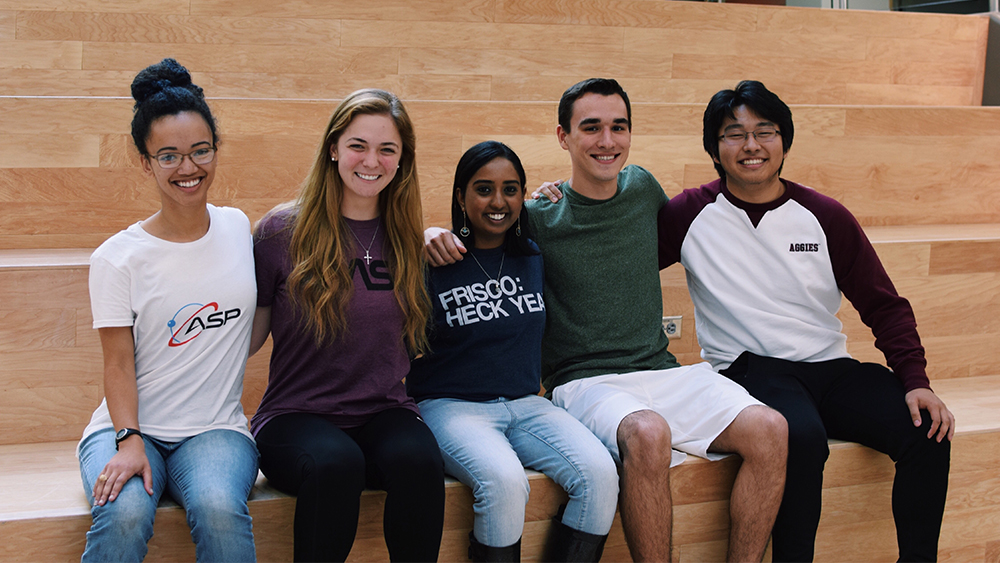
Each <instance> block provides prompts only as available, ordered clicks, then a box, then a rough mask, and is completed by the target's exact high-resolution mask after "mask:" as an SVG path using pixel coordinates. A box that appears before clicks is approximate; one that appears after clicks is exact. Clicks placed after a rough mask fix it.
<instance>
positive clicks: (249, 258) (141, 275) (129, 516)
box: [78, 59, 258, 561]
mask: <svg viewBox="0 0 1000 563" xmlns="http://www.w3.org/2000/svg"><path fill="white" fill-rule="evenodd" d="M132 96H133V98H135V115H134V117H133V120H132V138H133V140H134V142H135V146H136V148H137V149H138V150H139V154H140V163H141V165H142V169H143V171H144V172H145V173H146V175H147V176H149V178H150V179H151V180H152V181H153V183H155V185H156V186H157V188H158V192H159V198H160V210H159V211H157V212H156V213H154V214H153V215H152V216H151V217H149V218H147V219H146V220H144V221H140V222H138V223H136V224H134V225H132V226H131V227H129V228H128V229H126V230H124V231H121V232H120V233H118V234H116V235H114V236H112V237H111V238H109V239H108V240H107V241H105V242H104V243H103V244H102V245H101V246H100V247H99V248H98V249H97V250H96V251H94V254H93V256H92V257H91V259H90V300H91V307H92V309H93V315H94V328H96V329H97V330H98V332H99V333H100V337H101V347H102V349H103V352H104V391H105V400H104V401H103V402H102V403H101V405H100V407H98V409H97V411H95V412H94V415H93V417H92V419H91V421H90V424H89V425H88V426H87V428H86V430H84V434H83V439H82V440H81V442H80V445H79V447H78V455H79V458H80V471H81V474H82V476H83V483H84V489H85V490H86V492H87V496H88V498H89V500H90V502H91V505H92V506H93V508H92V509H91V514H92V516H93V519H94V522H93V525H92V526H91V528H90V531H89V532H88V533H87V547H86V550H85V551H84V553H83V561H141V560H142V559H143V558H144V557H145V556H146V552H147V550H148V548H147V545H146V544H147V542H148V541H149V539H150V537H152V535H153V518H154V517H155V515H156V506H157V503H158V502H159V500H160V496H161V495H162V494H163V492H164V491H166V492H167V493H168V494H169V495H170V496H171V497H173V498H174V500H176V501H177V503H178V504H180V505H181V506H182V507H183V508H184V509H185V510H186V511H187V520H188V523H189V524H190V526H191V537H192V538H193V539H194V543H195V553H196V557H197V559H198V561H254V560H255V559H256V555H255V551H254V541H253V532H252V528H251V520H250V514H249V511H248V510H247V495H249V493H250V489H251V488H252V487H253V484H254V481H255V480H256V478H257V460H258V455H257V448H256V446H255V445H254V441H253V438H252V437H251V436H250V432H249V431H248V430H247V419H246V417H245V416H244V414H243V408H242V406H241V405H240V398H241V396H242V394H243V372H244V369H245V366H246V359H247V353H248V350H249V347H250V332H251V323H252V319H253V313H254V300H255V297H256V285H255V283H254V272H253V254H252V247H251V236H250V222H249V220H248V219H247V217H246V215H244V214H243V212H242V211H240V210H238V209H233V208H228V207H215V206H214V205H209V204H208V201H207V198H208V189H209V187H210V186H211V185H212V180H213V179H214V177H215V167H216V164H217V160H216V148H217V147H218V143H219V140H218V135H217V133H216V126H215V119H214V118H213V117H212V112H211V110H210V109H209V108H208V105H207V104H206V103H205V98H204V96H203V94H202V90H201V88H199V87H198V86H196V85H194V84H192V83H191V76H190V74H188V71H187V70H186V69H185V68H184V67H183V66H181V65H179V64H178V63H177V62H176V61H174V60H173V59H164V60H163V61H162V62H160V63H157V64H155V65H152V66H150V67H148V68H146V69H145V70H143V71H142V72H140V73H139V74H138V76H136V77H135V80H134V81H133V82H132Z"/></svg>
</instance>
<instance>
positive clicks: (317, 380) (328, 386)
mask: <svg viewBox="0 0 1000 563" xmlns="http://www.w3.org/2000/svg"><path fill="white" fill-rule="evenodd" d="M293 218H294V211H282V212H279V213H275V214H274V215H272V216H270V217H267V218H266V219H264V220H263V221H261V223H260V225H259V226H258V227H257V232H256V233H255V235H254V260H255V261H256V269H257V305H258V306H259V307H270V308H271V337H272V339H273V342H274V348H273V350H272V352H271V365H270V373H269V376H268V382H267V390H265V391H264V397H263V399H261V402H260V406H259V407H258V408H257V413H256V414H254V416H253V418H252V419H251V421H250V429H251V431H252V432H253V434H254V435H256V434H257V433H258V432H260V429H261V428H262V427H263V426H264V425H265V424H267V422H268V421H269V420H271V419H272V418H274V417H275V416H278V415H281V414H287V413H293V412H303V413H314V414H320V415H324V416H325V417H326V418H327V419H328V420H330V421H331V422H333V423H334V424H336V425H337V426H339V427H341V428H352V427H356V426H361V425H363V424H364V423H365V422H367V421H368V420H369V419H370V418H371V417H372V416H374V415H375V414H377V413H379V412H382V411H384V410H386V409H391V408H396V407H404V408H409V409H411V410H413V411H414V412H419V411H418V410H417V406H416V404H415V403H414V401H413V399H411V398H410V397H408V396H407V395H406V389H405V387H404V385H403V381H402V380H403V378H404V377H406V374H407V372H408V371H409V367H410V361H409V356H408V354H407V351H406V347H405V345H404V344H403V337H402V334H403V323H404V317H403V311H402V310H401V309H400V307H399V304H398V303H397V302H396V296H395V293H394V292H393V291H392V288H393V282H392V278H391V276H390V274H389V266H388V263H387V262H386V260H385V258H384V257H385V256H386V255H387V254H388V252H387V250H386V244H385V236H384V235H385V227H384V226H383V225H381V224H380V220H379V219H372V220H370V221H352V220H350V219H347V223H348V225H350V227H351V228H352V229H353V230H354V232H355V233H356V234H357V237H360V239H361V240H363V241H364V242H365V243H366V244H365V246H367V243H369V242H371V241H372V237H373V236H374V242H372V243H371V248H370V250H369V252H370V254H371V261H370V264H369V263H367V262H366V260H365V258H364V256H365V246H361V245H360V244H359V243H358V241H357V240H356V239H355V237H354V236H353V235H352V236H351V240H352V242H353V243H354V256H355V257H356V258H353V259H352V260H351V264H350V268H351V273H352V276H351V278H352V281H353V282H354V289H353V291H354V295H353V297H352V298H351V300H350V301H349V302H348V305H347V309H346V314H347V330H346V331H345V332H344V333H342V334H339V335H337V337H336V338H335V339H333V340H331V341H330V342H328V343H327V344H325V345H324V346H322V347H317V346H316V343H315V339H314V338H313V335H312V334H311V333H309V332H307V331H306V329H305V323H304V321H303V320H302V319H301V317H300V315H299V314H298V313H296V312H295V311H294V310H293V309H292V307H293V305H292V303H291V302H290V300H289V296H288V293H287V292H286V288H285V282H286V280H287V279H288V274H289V273H290V272H291V270H292V265H291V261H290V257H289V243H290V241H291V237H292V225H293ZM376 228H378V232H376ZM348 235H350V231H348Z"/></svg>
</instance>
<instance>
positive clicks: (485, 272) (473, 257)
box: [469, 250, 507, 285]
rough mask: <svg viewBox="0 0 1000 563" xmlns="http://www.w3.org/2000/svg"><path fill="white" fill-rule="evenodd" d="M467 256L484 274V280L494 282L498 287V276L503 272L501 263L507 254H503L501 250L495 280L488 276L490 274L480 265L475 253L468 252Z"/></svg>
mask: <svg viewBox="0 0 1000 563" xmlns="http://www.w3.org/2000/svg"><path fill="white" fill-rule="evenodd" d="M469 254H471V255H472V259H473V260H475V261H476V265H478V266H479V269H480V270H482V271H483V273H484V274H486V279H488V280H490V281H492V282H496V283H497V285H499V284H500V274H501V273H502V272H503V261H504V258H506V257H507V253H506V252H504V251H503V250H501V251H500V269H499V270H497V277H496V278H493V277H492V276H490V274H489V273H488V272H487V271H486V268H484V267H483V265H482V263H480V262H479V258H476V253H475V252H472V250H469Z"/></svg>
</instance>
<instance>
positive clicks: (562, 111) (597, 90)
mask: <svg viewBox="0 0 1000 563" xmlns="http://www.w3.org/2000/svg"><path fill="white" fill-rule="evenodd" d="M585 94H599V95H601V96H615V95H617V96H621V98H622V100H623V101H624V102H625V112H626V113H627V114H628V130H629V131H631V130H632V103H631V102H629V101H628V94H626V93H625V89H624V88H622V87H621V84H618V81H617V80H615V79H613V78H588V79H586V80H583V81H581V82H577V83H576V84H574V85H572V86H570V87H569V88H567V89H566V91H565V92H563V95H562V98H560V99H559V126H560V127H562V128H563V131H566V132H569V130H570V128H571V127H572V125H573V124H572V123H570V120H572V119H573V104H575V103H576V101H577V100H579V99H580V98H582V97H583V96H584V95H585Z"/></svg>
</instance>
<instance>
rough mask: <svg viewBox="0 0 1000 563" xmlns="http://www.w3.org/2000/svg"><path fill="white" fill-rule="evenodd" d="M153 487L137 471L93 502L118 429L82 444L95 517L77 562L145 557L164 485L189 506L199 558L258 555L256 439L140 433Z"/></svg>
mask: <svg viewBox="0 0 1000 563" xmlns="http://www.w3.org/2000/svg"><path fill="white" fill-rule="evenodd" d="M143 440H144V441H145V444H146V457H147V458H149V465H150V467H151V468H152V470H153V494H152V495H150V494H149V493H147V492H146V490H145V488H144V487H143V483H142V476H135V477H132V478H131V479H129V480H128V482H126V483H125V486H124V487H122V490H121V492H120V493H119V495H118V498H116V499H115V500H114V501H113V502H108V503H106V504H105V505H104V506H95V505H94V483H95V482H97V476H98V475H100V474H101V471H102V470H103V469H104V466H105V465H107V463H108V461H110V460H111V458H112V457H113V456H114V455H115V453H116V450H115V433H114V430H112V429H110V428H109V429H107V430H100V431H98V432H95V433H93V434H91V435H90V436H87V438H86V439H85V440H84V441H83V443H82V444H81V445H80V474H81V475H82V476H83V488H84V490H85V491H86V493H87V500H89V501H90V505H91V507H92V508H91V509H90V514H91V516H92V517H93V519H94V523H93V525H92V526H91V527H90V531H89V532H87V548H86V549H85V550H84V552H83V558H82V561H142V560H143V558H144V557H146V552H147V551H148V547H147V546H146V544H147V542H149V538H151V537H153V519H154V517H155V516H156V505H157V504H158V503H159V501H160V496H161V495H162V494H163V491H164V490H166V491H167V492H168V493H169V494H170V496H171V497H173V499H174V500H176V501H177V503H178V504H180V505H181V506H182V507H184V509H185V511H186V512H187V521H188V525H189V526H190V527H191V538H192V539H193V540H194V543H195V554H196V557H197V560H198V561H256V559H257V557H256V552H255V551H254V543H253V529H252V525H251V520H250V512H249V510H248V509H247V496H249V494H250V489H251V488H252V487H253V484H254V482H255V481H256V480H257V459H258V457H259V456H258V455H257V446H255V445H254V442H253V440H251V439H250V438H248V437H247V436H245V435H244V434H241V433H239V432H235V431H233V430H210V431H208V432H203V433H201V434H198V435H197V436H192V437H191V438H187V439H185V440H182V441H180V442H163V441H160V440H157V439H155V438H150V437H148V436H143Z"/></svg>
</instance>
